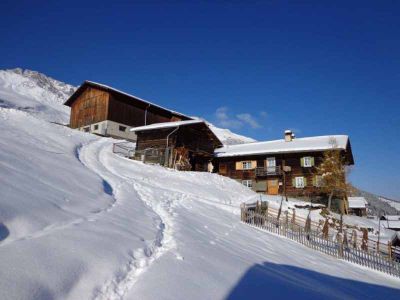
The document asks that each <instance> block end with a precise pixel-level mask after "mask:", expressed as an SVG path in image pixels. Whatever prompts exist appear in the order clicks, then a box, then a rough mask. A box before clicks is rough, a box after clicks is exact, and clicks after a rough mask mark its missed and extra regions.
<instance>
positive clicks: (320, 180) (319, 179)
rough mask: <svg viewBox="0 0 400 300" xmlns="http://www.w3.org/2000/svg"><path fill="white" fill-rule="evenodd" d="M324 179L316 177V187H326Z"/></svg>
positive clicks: (320, 176) (319, 176)
mask: <svg viewBox="0 0 400 300" xmlns="http://www.w3.org/2000/svg"><path fill="white" fill-rule="evenodd" d="M323 180H324V177H323V176H322V175H315V187H322V186H323V185H324V182H323Z"/></svg>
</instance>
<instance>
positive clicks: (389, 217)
mask: <svg viewBox="0 0 400 300" xmlns="http://www.w3.org/2000/svg"><path fill="white" fill-rule="evenodd" d="M383 218H384V219H385V220H389V221H400V215H386V216H383Z"/></svg>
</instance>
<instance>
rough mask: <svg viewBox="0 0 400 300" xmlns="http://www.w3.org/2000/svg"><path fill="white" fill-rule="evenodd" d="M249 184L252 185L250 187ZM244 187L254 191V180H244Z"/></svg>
mask: <svg viewBox="0 0 400 300" xmlns="http://www.w3.org/2000/svg"><path fill="white" fill-rule="evenodd" d="M249 183H250V185H249ZM242 185H244V186H245V187H248V188H250V189H252V188H253V180H251V179H244V180H242Z"/></svg>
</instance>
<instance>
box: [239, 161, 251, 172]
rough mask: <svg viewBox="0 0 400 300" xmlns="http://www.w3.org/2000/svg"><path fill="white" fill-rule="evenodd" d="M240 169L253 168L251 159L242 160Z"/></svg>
mask: <svg viewBox="0 0 400 300" xmlns="http://www.w3.org/2000/svg"><path fill="white" fill-rule="evenodd" d="M246 166H248V167H246ZM242 169H243V170H252V169H253V168H252V163H251V160H245V161H242Z"/></svg>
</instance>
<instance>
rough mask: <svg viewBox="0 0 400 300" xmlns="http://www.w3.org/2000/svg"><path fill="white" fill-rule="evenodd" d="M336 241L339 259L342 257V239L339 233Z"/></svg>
mask: <svg viewBox="0 0 400 300" xmlns="http://www.w3.org/2000/svg"><path fill="white" fill-rule="evenodd" d="M336 240H337V243H338V246H339V248H338V254H339V257H343V239H342V234H341V233H338V234H337V235H336Z"/></svg>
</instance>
